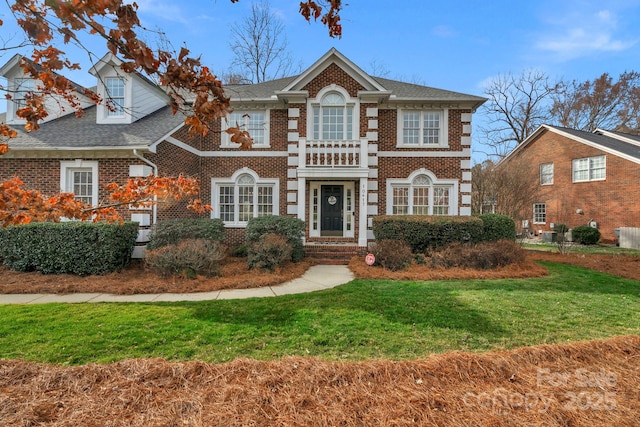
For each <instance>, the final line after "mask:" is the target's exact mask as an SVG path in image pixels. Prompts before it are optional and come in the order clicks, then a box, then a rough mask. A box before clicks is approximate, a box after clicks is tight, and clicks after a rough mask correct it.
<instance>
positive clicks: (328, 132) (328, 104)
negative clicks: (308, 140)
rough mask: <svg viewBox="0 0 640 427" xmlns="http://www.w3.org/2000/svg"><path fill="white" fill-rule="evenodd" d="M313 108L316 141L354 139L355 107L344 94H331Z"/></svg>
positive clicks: (314, 137)
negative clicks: (349, 103)
mask: <svg viewBox="0 0 640 427" xmlns="http://www.w3.org/2000/svg"><path fill="white" fill-rule="evenodd" d="M312 108H313V139H314V140H331V141H336V140H351V139H353V137H354V136H353V135H354V132H353V105H348V104H347V101H346V99H345V97H344V96H343V95H342V94H340V93H338V92H329V93H327V94H326V95H324V96H323V97H322V98H321V100H320V104H319V105H314V106H313V107H312Z"/></svg>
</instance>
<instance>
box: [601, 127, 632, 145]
mask: <svg viewBox="0 0 640 427" xmlns="http://www.w3.org/2000/svg"><path fill="white" fill-rule="evenodd" d="M596 132H600V133H601V134H603V135H604V136H608V137H609V138H615V139H617V140H620V141H624V142H628V143H629V144H633V145H640V141H638V140H636V139H633V138H627V137H625V136H624V135H620V134H619V133H614V132H610V131H608V130H604V129H600V128H597V129H596Z"/></svg>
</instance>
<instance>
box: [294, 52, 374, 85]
mask: <svg viewBox="0 0 640 427" xmlns="http://www.w3.org/2000/svg"><path fill="white" fill-rule="evenodd" d="M331 64H336V65H338V66H339V67H340V68H342V69H343V70H344V71H345V72H346V73H347V74H349V76H351V77H352V78H353V79H354V80H356V81H357V82H358V83H360V84H361V85H362V86H364V87H365V88H366V90H367V91H381V92H382V91H385V92H386V89H385V88H384V87H382V86H381V85H380V83H378V82H377V81H376V80H374V79H373V78H371V76H369V75H368V74H367V73H365V72H364V71H363V70H362V68H360V67H358V66H357V65H356V64H355V63H353V62H352V61H351V60H350V59H349V58H347V57H346V56H344V55H343V54H342V53H340V52H338V50H337V49H336V48H331V49H330V50H329V51H328V52H327V53H325V54H324V55H323V56H322V57H321V58H320V59H318V60H317V61H316V62H314V63H313V65H311V66H310V67H309V68H307V70H306V71H304V72H303V73H302V74H300V75H299V76H298V77H297V78H296V79H295V80H294V81H292V82H291V83H289V85H287V87H285V88H284V89H283V90H282V92H290V91H299V90H301V89H302V88H303V87H304V86H306V84H307V83H309V82H310V81H311V80H313V79H314V78H315V77H316V76H318V75H319V74H320V73H321V72H322V71H324V70H325V69H326V68H327V67H328V66H329V65H331Z"/></svg>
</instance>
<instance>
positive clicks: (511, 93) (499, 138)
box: [480, 70, 561, 157]
mask: <svg viewBox="0 0 640 427" xmlns="http://www.w3.org/2000/svg"><path fill="white" fill-rule="evenodd" d="M560 88H561V84H560V83H559V82H554V81H552V80H551V79H550V78H549V76H547V75H546V74H545V73H544V72H542V71H538V70H525V71H523V72H521V73H520V74H519V75H513V74H503V75H499V76H497V77H496V78H494V79H493V80H491V81H490V82H489V83H488V84H487V85H486V87H485V88H484V91H483V92H484V94H485V95H486V96H487V98H488V102H486V103H485V104H484V105H483V107H482V108H483V110H484V112H485V114H486V115H487V117H488V119H489V124H488V125H487V126H485V127H484V128H481V129H480V132H481V134H482V137H483V139H484V141H485V144H486V145H488V146H489V147H491V149H492V150H493V152H492V153H487V154H489V155H497V156H499V157H504V156H505V155H506V154H508V153H509V152H510V151H511V150H512V149H513V148H514V147H515V146H517V145H518V144H520V143H521V142H522V141H524V140H525V139H526V138H527V137H528V136H529V135H530V134H531V133H532V132H533V131H534V130H536V128H538V126H540V125H541V124H543V123H545V122H548V121H549V118H550V114H549V108H550V103H551V97H550V96H551V95H553V94H555V93H557V92H558V91H559V90H560Z"/></svg>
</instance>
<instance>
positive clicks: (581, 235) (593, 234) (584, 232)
mask: <svg viewBox="0 0 640 427" xmlns="http://www.w3.org/2000/svg"><path fill="white" fill-rule="evenodd" d="M571 236H572V237H573V241H574V242H576V243H580V244H581V245H595V244H596V243H598V242H599V241H600V230H598V229H597V228H593V227H590V226H588V225H581V226H579V227H576V228H574V229H573V230H572V231H571Z"/></svg>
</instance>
